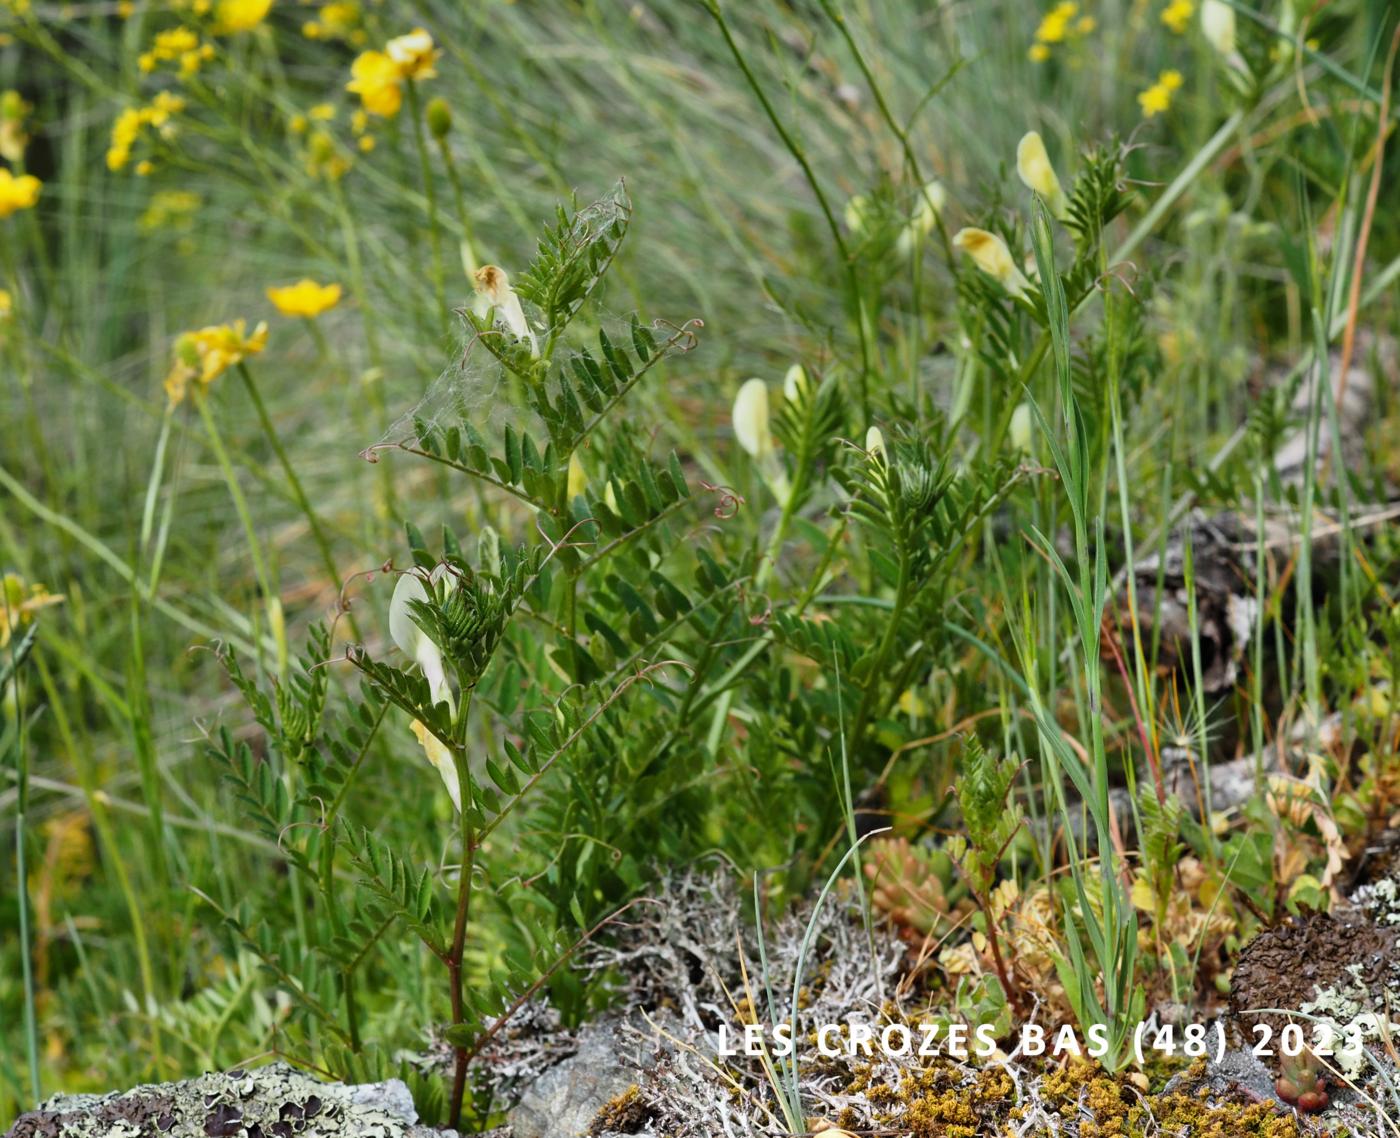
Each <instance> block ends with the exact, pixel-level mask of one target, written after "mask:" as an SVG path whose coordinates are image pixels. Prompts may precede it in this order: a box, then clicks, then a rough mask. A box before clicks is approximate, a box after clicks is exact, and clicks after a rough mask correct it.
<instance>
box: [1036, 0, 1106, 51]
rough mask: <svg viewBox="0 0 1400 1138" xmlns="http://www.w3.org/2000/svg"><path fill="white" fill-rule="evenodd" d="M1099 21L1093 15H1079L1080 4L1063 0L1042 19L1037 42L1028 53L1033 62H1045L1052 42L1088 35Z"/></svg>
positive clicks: (1069, 40) (1061, 41)
mask: <svg viewBox="0 0 1400 1138" xmlns="http://www.w3.org/2000/svg"><path fill="white" fill-rule="evenodd" d="M1096 27H1098V22H1097V21H1096V20H1095V19H1094V17H1093V16H1081V15H1079V5H1078V4H1075V3H1071V2H1070V0H1062V2H1061V3H1059V4H1056V5H1055V6H1054V7H1053V8H1051V9H1050V10H1049V11H1048V12H1046V13H1045V15H1044V16H1042V17H1041V19H1040V24H1039V26H1038V27H1037V28H1036V29H1035V42H1034V43H1033V44H1032V45H1031V47H1030V50H1029V52H1027V54H1028V55H1029V56H1030V59H1031V61H1032V62H1033V63H1044V62H1045V61H1046V60H1047V59H1049V58H1050V48H1051V45H1052V44H1060V43H1069V42H1071V41H1073V40H1077V39H1080V38H1082V37H1084V36H1087V35H1088V34H1089V33H1090V32H1092V31H1093V30H1094V29H1095V28H1096Z"/></svg>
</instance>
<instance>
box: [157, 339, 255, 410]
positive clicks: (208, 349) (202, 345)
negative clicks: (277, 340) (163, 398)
mask: <svg viewBox="0 0 1400 1138" xmlns="http://www.w3.org/2000/svg"><path fill="white" fill-rule="evenodd" d="M247 329H248V322H247V321H246V320H235V321H234V322H233V323H232V324H211V325H209V326H208V327H206V328H200V329H199V330H198V331H196V332H186V333H184V335H182V336H181V337H180V338H179V339H178V340H176V341H175V362H174V365H173V366H172V367H171V369H170V374H169V375H167V376H166V377H165V393H166V395H167V396H168V397H169V399H170V403H171V405H172V406H174V405H175V404H178V403H181V402H183V401H184V398H185V395H186V393H187V392H188V390H189V384H190V381H191V380H193V381H195V382H197V383H198V384H199V386H200V388H201V389H203V388H206V387H208V386H209V385H210V384H211V383H213V382H214V380H216V379H218V378H219V376H221V375H223V374H224V372H226V371H228V369H229V368H231V367H233V366H234V365H235V364H238V363H242V362H243V360H245V359H247V357H249V356H255V355H257V354H258V353H259V352H261V351H262V350H263V348H265V347H266V346H267V321H265V320H263V321H259V323H258V325H257V327H255V328H254V329H253V331H252V333H251V334H249V333H248V330H247Z"/></svg>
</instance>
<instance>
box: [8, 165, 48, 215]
mask: <svg viewBox="0 0 1400 1138" xmlns="http://www.w3.org/2000/svg"><path fill="white" fill-rule="evenodd" d="M42 184H43V183H41V182H40V181H39V179H38V178H36V177H35V176H34V175H33V174H21V175H20V176H19V177H18V178H16V177H15V176H14V174H12V173H11V172H10V170H9V169H8V168H7V167H4V166H0V217H9V216H10V214H12V213H14V212H16V211H17V210H21V209H30V208H32V207H33V205H34V203H35V202H37V201H38V200H39V188H40V186H41V185H42Z"/></svg>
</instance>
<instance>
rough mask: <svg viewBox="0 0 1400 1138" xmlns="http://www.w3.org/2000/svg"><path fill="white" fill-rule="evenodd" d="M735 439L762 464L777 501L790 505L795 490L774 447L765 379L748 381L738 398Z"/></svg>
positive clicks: (735, 413) (734, 413)
mask: <svg viewBox="0 0 1400 1138" xmlns="http://www.w3.org/2000/svg"><path fill="white" fill-rule="evenodd" d="M733 422H734V438H735V441H737V442H738V444H739V445H740V446H741V447H743V449H744V450H745V451H747V452H748V453H749V454H750V455H752V456H753V458H754V459H755V460H756V461H757V463H758V472H759V474H760V475H761V476H762V478H763V481H764V483H766V484H767V486H768V489H769V490H771V491H772V492H773V497H775V498H777V499H778V501H779V502H780V503H783V504H786V502H787V498H788V494H789V493H790V492H791V487H790V486H789V485H788V478H787V471H785V470H784V469H783V463H782V460H781V459H780V458H779V457H778V452H777V449H776V448H775V446H774V444H773V432H772V430H771V428H770V427H769V424H768V385H767V384H766V383H764V382H763V380H761V379H750V380H747V381H745V382H744V383H743V384H742V385H741V386H740V388H739V393H738V394H737V395H736V396H735V397H734V411H733Z"/></svg>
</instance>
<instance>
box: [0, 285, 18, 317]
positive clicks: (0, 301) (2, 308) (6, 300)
mask: <svg viewBox="0 0 1400 1138" xmlns="http://www.w3.org/2000/svg"><path fill="white" fill-rule="evenodd" d="M14 311H15V298H14V297H13V296H12V295H11V293H10V290H9V289H7V288H0V320H8V319H9V318H10V317H11V316H13V315H14Z"/></svg>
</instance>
